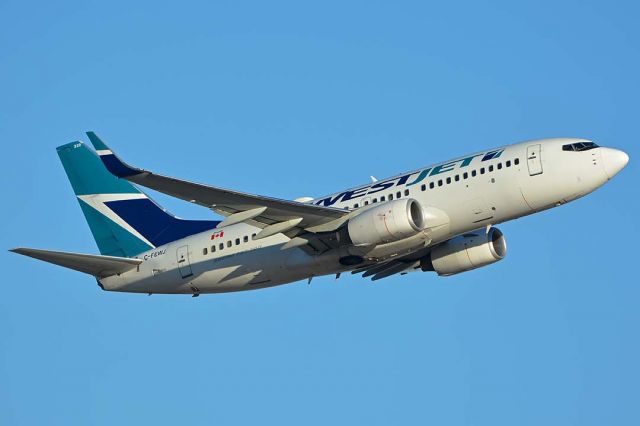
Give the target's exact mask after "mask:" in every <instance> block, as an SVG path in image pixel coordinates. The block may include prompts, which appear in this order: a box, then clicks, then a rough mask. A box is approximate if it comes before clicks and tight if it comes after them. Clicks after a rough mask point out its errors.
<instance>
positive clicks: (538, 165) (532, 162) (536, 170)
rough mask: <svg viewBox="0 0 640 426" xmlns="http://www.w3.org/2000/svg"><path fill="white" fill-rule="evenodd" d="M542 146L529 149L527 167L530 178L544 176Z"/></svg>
mask: <svg viewBox="0 0 640 426" xmlns="http://www.w3.org/2000/svg"><path fill="white" fill-rule="evenodd" d="M541 156H542V154H541V149H540V145H529V146H528V147H527V167H528V168H529V176H535V175H539V174H542V158H541Z"/></svg>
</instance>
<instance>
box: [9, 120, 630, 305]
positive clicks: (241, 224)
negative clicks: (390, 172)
mask: <svg viewBox="0 0 640 426" xmlns="http://www.w3.org/2000/svg"><path fill="white" fill-rule="evenodd" d="M87 136H88V138H89V141H90V142H91V144H92V145H93V148H94V149H95V151H94V150H93V149H91V148H90V147H89V146H88V145H86V144H85V143H83V142H81V141H76V142H72V143H68V144H66V145H62V146H60V147H58V148H57V152H58V156H59V157H60V160H61V162H62V165H63V167H64V169H65V171H66V174H67V176H68V178H69V180H70V182H71V186H72V187H73V190H74V192H75V195H76V197H77V199H78V202H79V204H80V208H81V209H82V212H83V213H84V216H85V218H86V220H87V222H88V224H89V228H90V229H91V232H92V234H93V237H94V239H95V241H96V243H97V246H98V249H99V250H100V253H101V254H100V255H95V254H82V253H71V252H61V251H51V250H40V249H31V248H15V249H12V250H11V251H13V252H16V253H19V254H22V255H26V256H30V257H33V258H36V259H40V260H43V261H46V262H50V263H53V264H56V265H60V266H63V267H66V268H70V269H74V270H77V271H80V272H84V273H87V274H90V275H93V276H94V277H95V278H96V279H97V282H98V285H99V286H100V287H101V288H102V289H103V290H106V291H116V292H131V293H145V294H149V295H151V294H190V295H192V296H193V297H196V296H199V295H200V294H205V293H222V292H232V291H241V290H253V289H260V288H265V287H271V286H276V285H280V284H287V283H291V282H295V281H300V280H305V279H306V280H308V282H311V279H312V278H313V277H318V276H323V275H335V276H336V278H338V277H340V274H342V273H345V272H351V273H353V274H362V276H363V277H370V278H371V279H372V280H374V281H375V280H379V279H382V278H386V277H390V276H392V275H395V274H405V273H408V272H415V271H431V272H435V273H436V274H437V275H439V276H449V275H454V274H458V273H462V272H466V271H470V270H473V269H476V268H480V267H483V266H487V265H490V264H492V263H495V262H497V261H499V260H501V259H503V258H504V257H505V255H506V253H507V245H506V239H505V236H504V234H503V233H502V232H501V231H500V230H499V229H498V228H496V227H495V225H497V224H500V223H503V222H506V221H509V220H513V219H517V218H520V217H523V216H527V215H530V214H533V213H537V212H540V211H543V210H547V209H550V208H553V207H558V206H561V205H563V204H565V203H568V202H570V201H573V200H576V199H578V198H580V197H582V196H584V195H587V194H589V193H590V192H592V191H594V190H596V189H597V188H599V187H600V186H602V185H604V184H605V183H606V182H608V181H609V180H610V179H612V178H613V177H614V176H615V175H616V174H617V173H618V172H620V171H621V170H622V169H623V168H624V167H625V166H626V165H627V163H628V161H629V157H628V155H627V154H626V153H625V152H623V151H621V150H617V149H613V148H607V147H600V146H598V145H597V144H595V143H594V142H593V141H590V140H588V139H580V138H553V139H540V140H532V141H527V142H522V143H516V144H513V145H508V146H503V147H499V148H494V149H490V150H485V151H480V152H477V153H473V154H468V155H464V156H462V157H457V158H455V159H453V160H449V161H446V162H443V163H437V164H433V165H431V166H427V167H423V168H420V169H417V170H413V171H409V172H406V173H401V174H399V175H396V176H393V177H390V178H387V179H376V178H374V177H373V176H372V177H371V182H370V183H367V184H364V185H361V186H357V187H355V188H350V189H347V190H344V191H340V192H336V193H334V194H330V195H327V196H324V197H320V198H313V197H302V198H298V199H296V200H293V201H291V200H284V199H278V198H272V197H265V196H260V195H252V194H247V193H243V192H239V191H234V190H230V189H223V188H219V187H215V186H210V185H205V184H200V183H194V182H189V181H186V180H181V179H177V178H173V177H168V176H164V175H161V174H157V173H154V172H151V171H148V170H145V169H140V168H136V167H132V166H130V165H129V164H127V163H125V162H124V161H123V160H121V159H120V158H119V157H118V156H117V155H116V154H115V153H114V152H113V151H112V150H111V149H110V148H109V147H108V146H107V145H106V144H105V143H104V142H103V141H102V140H101V139H100V138H99V137H98V136H97V135H96V134H95V133H94V132H87ZM139 186H142V187H146V188H150V189H153V190H156V191H159V192H161V193H164V194H167V195H170V196H172V197H177V198H179V199H182V200H185V201H188V202H190V203H195V204H198V205H200V206H203V207H206V208H207V209H210V210H212V211H213V212H215V213H217V214H220V215H222V216H223V219H222V220H221V221H217V220H187V219H180V218H178V217H176V216H174V215H172V214H171V213H169V212H167V211H166V210H165V209H164V208H162V207H161V206H160V205H159V204H157V203H156V202H154V201H153V200H152V199H151V198H149V197H148V196H147V195H146V194H145V193H144V192H142V191H141V190H140V189H139Z"/></svg>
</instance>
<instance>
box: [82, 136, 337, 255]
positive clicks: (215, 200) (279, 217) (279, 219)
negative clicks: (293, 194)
mask: <svg viewBox="0 0 640 426" xmlns="http://www.w3.org/2000/svg"><path fill="white" fill-rule="evenodd" d="M87 136H89V139H90V140H91V143H92V144H93V146H94V147H95V149H96V151H97V152H98V154H99V155H100V158H101V159H102V161H103V162H104V165H105V166H106V168H107V169H108V170H109V171H110V172H111V173H112V174H114V175H116V176H118V177H120V178H123V179H126V180H128V181H131V182H134V183H137V184H139V185H142V186H146V187H147V188H151V189H154V190H156V191H159V192H162V193H165V194H167V195H171V196H172V197H176V198H180V199H182V200H186V201H189V202H191V203H196V204H199V205H201V206H204V207H207V208H209V209H211V210H213V211H215V212H216V213H219V214H221V215H223V216H226V218H225V219H224V220H223V221H222V222H221V223H220V225H218V226H219V227H222V226H228V225H232V224H234V223H239V222H247V223H250V224H252V225H255V226H258V227H260V228H263V229H262V231H261V232H260V233H259V234H258V235H257V237H256V238H264V237H267V236H269V235H274V234H277V233H280V232H282V233H285V234H286V235H287V236H289V237H293V236H295V235H298V234H300V233H302V232H303V231H305V230H306V231H311V232H321V231H331V230H334V229H337V227H339V226H340V225H341V224H342V223H344V222H345V221H346V220H347V216H348V213H349V212H348V211H346V210H341V209H336V208H330V207H321V206H316V205H314V204H305V203H300V202H297V201H289V200H282V199H278V198H271V197H264V196H260V195H252V194H246V193H243V192H238V191H233V190H229V189H223V188H218V187H215V186H210V185H204V184H200V183H194V182H189V181H186V180H181V179H176V178H172V177H168V176H163V175H159V174H156V173H153V172H150V171H148V170H143V169H139V168H135V167H132V166H129V165H128V164H127V163H125V162H124V161H122V160H121V159H120V158H118V156H117V155H116V154H114V153H113V151H111V150H110V149H109V147H107V145H106V144H105V143H104V142H103V141H102V140H101V139H100V138H99V137H98V136H97V135H96V134H95V133H93V132H87ZM304 243H305V242H302V243H301V244H304Z"/></svg>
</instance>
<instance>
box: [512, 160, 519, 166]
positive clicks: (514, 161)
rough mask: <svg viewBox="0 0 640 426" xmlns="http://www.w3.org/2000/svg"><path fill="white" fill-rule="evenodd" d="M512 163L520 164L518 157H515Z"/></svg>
mask: <svg viewBox="0 0 640 426" xmlns="http://www.w3.org/2000/svg"><path fill="white" fill-rule="evenodd" d="M513 164H515V165H516V166H517V165H518V164H520V159H519V158H516V159H515V160H513Z"/></svg>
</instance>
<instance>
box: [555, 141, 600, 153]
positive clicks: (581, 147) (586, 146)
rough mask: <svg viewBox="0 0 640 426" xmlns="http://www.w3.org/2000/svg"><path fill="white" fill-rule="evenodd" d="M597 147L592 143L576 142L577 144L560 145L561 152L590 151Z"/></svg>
mask: <svg viewBox="0 0 640 426" xmlns="http://www.w3.org/2000/svg"><path fill="white" fill-rule="evenodd" d="M597 147H598V145H596V144H595V143H593V142H578V143H572V144H569V145H562V150H563V151H588V150H590V149H593V148H597Z"/></svg>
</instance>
